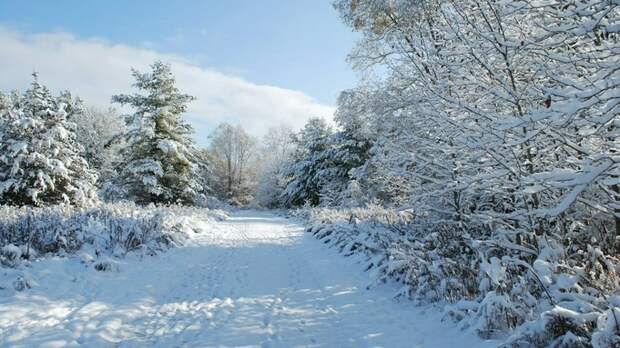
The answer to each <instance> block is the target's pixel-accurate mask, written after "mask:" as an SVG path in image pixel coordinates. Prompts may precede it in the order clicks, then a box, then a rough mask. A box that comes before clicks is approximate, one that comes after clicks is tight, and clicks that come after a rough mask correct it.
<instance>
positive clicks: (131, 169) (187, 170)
mask: <svg viewBox="0 0 620 348" xmlns="http://www.w3.org/2000/svg"><path fill="white" fill-rule="evenodd" d="M151 69H152V71H151V72H149V73H140V72H139V71H137V70H133V71H132V74H133V77H134V78H135V79H136V82H135V83H134V87H136V88H137V89H138V90H139V91H140V92H143V94H141V93H135V94H130V95H126V94H121V95H116V96H114V97H113V98H112V101H113V102H115V103H119V104H121V105H129V106H132V107H133V108H135V112H134V113H133V114H131V115H127V116H126V118H125V120H126V128H127V129H126V131H125V132H124V133H122V134H121V135H120V136H119V137H118V138H117V139H115V141H123V142H124V146H123V147H122V149H121V150H120V161H119V162H118V163H117V165H116V171H117V175H116V177H115V179H114V182H115V184H116V187H115V188H116V189H117V190H118V192H119V194H120V195H121V196H122V197H125V198H130V199H132V200H134V201H135V202H137V203H140V204H148V203H167V204H169V203H183V204H192V203H194V201H195V199H196V198H197V196H198V195H199V194H201V192H203V190H204V188H203V187H202V186H201V184H200V182H199V180H197V175H198V174H197V173H198V170H199V169H198V165H197V159H196V150H195V146H194V141H193V140H192V138H191V134H192V132H193V130H192V128H191V126H190V125H189V124H188V123H187V122H185V121H184V120H183V118H182V113H183V112H185V111H186V109H187V104H188V103H189V102H191V101H192V100H193V99H194V97H192V96H190V95H187V94H182V93H180V92H179V90H178V89H177V87H176V86H175V80H174V77H173V75H172V72H171V70H170V66H169V65H167V64H164V63H162V62H160V61H157V62H155V63H154V64H153V65H151Z"/></svg>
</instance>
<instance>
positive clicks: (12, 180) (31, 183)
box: [0, 73, 96, 206]
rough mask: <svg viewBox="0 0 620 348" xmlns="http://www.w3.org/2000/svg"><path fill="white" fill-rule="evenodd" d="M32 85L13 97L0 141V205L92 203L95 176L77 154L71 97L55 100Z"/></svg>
mask: <svg viewBox="0 0 620 348" xmlns="http://www.w3.org/2000/svg"><path fill="white" fill-rule="evenodd" d="M33 76H34V81H33V82H32V84H31V87H30V89H28V90H27V91H26V93H25V94H24V96H23V98H22V97H19V96H17V94H15V93H14V94H13V96H12V98H11V100H10V103H9V104H10V105H9V112H8V114H6V115H8V116H6V117H4V120H5V121H4V123H5V124H4V127H3V128H4V132H3V139H2V142H1V143H0V202H1V203H3V204H11V205H36V206H42V205H50V204H60V203H68V204H74V205H78V206H83V205H86V204H89V203H90V202H92V201H93V200H95V199H96V192H95V189H94V182H95V180H96V174H95V173H94V172H93V171H92V170H90V168H89V167H88V164H87V163H86V161H85V160H84V158H83V157H82V156H81V154H82V148H81V146H80V145H79V144H78V143H77V142H76V140H75V139H76V136H75V124H74V123H72V122H69V121H68V118H69V117H70V115H69V113H70V112H72V111H73V110H75V106H74V105H73V104H72V99H71V96H70V94H68V93H64V94H63V95H61V96H60V97H58V98H54V97H53V96H52V95H51V93H50V92H49V90H48V89H47V88H46V87H45V86H43V85H41V84H40V83H39V81H38V78H37V74H36V73H35V74H33Z"/></svg>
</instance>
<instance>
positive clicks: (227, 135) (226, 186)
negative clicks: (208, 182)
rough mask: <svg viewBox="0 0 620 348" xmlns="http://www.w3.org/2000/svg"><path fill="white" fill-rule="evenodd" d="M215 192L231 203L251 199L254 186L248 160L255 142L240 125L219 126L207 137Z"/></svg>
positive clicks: (249, 160) (224, 124) (225, 124)
mask: <svg viewBox="0 0 620 348" xmlns="http://www.w3.org/2000/svg"><path fill="white" fill-rule="evenodd" d="M210 140H211V142H210V144H209V152H210V155H211V161H212V163H213V167H214V168H213V174H214V181H215V182H214V184H213V188H214V191H215V193H216V194H217V196H218V197H219V198H220V199H223V200H226V201H228V202H230V203H233V204H247V203H248V202H250V201H251V200H252V193H253V192H252V191H253V187H254V182H253V181H254V180H253V175H252V174H253V173H252V171H253V169H254V168H252V167H251V166H250V164H251V159H252V156H253V154H254V150H255V149H254V147H255V143H256V141H255V140H254V138H252V137H251V136H250V135H249V134H247V133H246V131H245V130H244V129H243V128H242V127H241V126H233V125H231V124H228V123H223V124H220V125H219V126H218V127H217V128H216V129H215V130H214V131H213V133H212V134H211V135H210Z"/></svg>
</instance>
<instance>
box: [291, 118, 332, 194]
mask: <svg viewBox="0 0 620 348" xmlns="http://www.w3.org/2000/svg"><path fill="white" fill-rule="evenodd" d="M331 134H332V130H331V127H329V126H328V125H327V122H325V120H323V119H321V118H312V119H310V120H309V121H308V122H307V123H306V125H305V126H304V128H303V129H302V130H301V131H300V133H299V134H297V135H296V137H295V143H296V146H297V147H296V151H295V154H294V155H293V162H292V163H291V165H290V166H289V167H288V168H285V169H284V174H285V175H284V177H285V178H287V180H288V182H287V185H286V189H285V190H284V192H283V194H282V196H283V197H282V198H283V201H284V202H286V204H288V205H303V204H306V203H308V204H311V205H318V204H319V203H320V197H321V196H320V195H321V190H322V188H323V184H324V183H325V180H324V179H325V178H322V177H321V175H320V172H321V171H322V170H323V169H325V168H326V163H325V161H326V160H328V159H327V158H325V157H324V156H325V154H326V150H327V149H328V148H329V138H330V135H331Z"/></svg>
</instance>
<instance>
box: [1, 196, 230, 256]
mask: <svg viewBox="0 0 620 348" xmlns="http://www.w3.org/2000/svg"><path fill="white" fill-rule="evenodd" d="M198 214H202V215H204V214H208V215H209V218H211V217H213V218H218V219H221V218H222V215H223V213H222V212H217V211H216V212H215V213H212V212H211V211H207V210H205V209H199V208H189V207H180V206H170V207H157V206H153V205H150V206H146V207H140V206H137V205H135V204H133V203H126V202H124V203H115V204H103V205H100V206H97V207H94V208H88V209H78V208H74V207H69V206H53V207H45V208H30V207H20V208H17V207H9V206H2V207H0V247H1V249H0V261H2V264H5V265H15V263H16V262H18V260H19V258H20V257H21V258H26V259H30V258H33V257H35V256H37V255H40V254H47V253H52V254H64V253H73V252H76V251H77V250H79V249H80V248H82V247H83V246H84V245H85V244H88V245H90V246H92V247H93V248H94V250H95V252H96V253H97V254H101V253H108V254H113V255H117V256H121V255H124V254H126V253H128V252H132V251H141V252H143V253H145V254H151V255H152V254H155V253H157V252H159V251H162V250H164V249H166V248H168V247H171V246H175V245H178V244H180V243H182V242H183V241H184V240H185V238H186V236H187V233H188V232H189V231H191V230H192V225H191V219H189V217H190V216H192V215H198ZM211 214H213V216H211ZM104 268H105V267H104Z"/></svg>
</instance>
